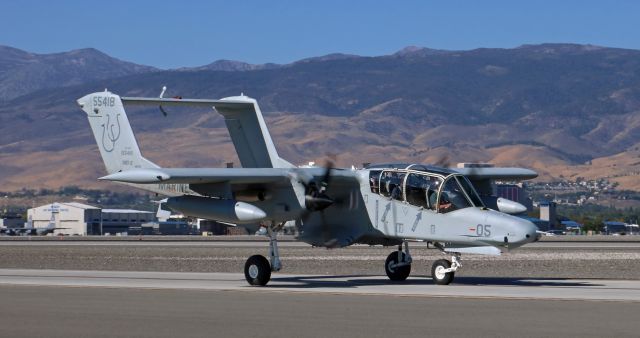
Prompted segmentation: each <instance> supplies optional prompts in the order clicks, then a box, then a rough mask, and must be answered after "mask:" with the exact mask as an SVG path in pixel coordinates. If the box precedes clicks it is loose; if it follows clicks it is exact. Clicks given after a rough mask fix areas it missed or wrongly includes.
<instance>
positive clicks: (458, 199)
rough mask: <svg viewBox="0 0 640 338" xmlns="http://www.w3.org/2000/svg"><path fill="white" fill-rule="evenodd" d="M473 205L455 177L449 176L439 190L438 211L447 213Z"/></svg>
mask: <svg viewBox="0 0 640 338" xmlns="http://www.w3.org/2000/svg"><path fill="white" fill-rule="evenodd" d="M471 206H473V205H472V204H471V202H469V200H468V199H467V197H466V196H465V194H464V192H463V190H462V188H460V185H459V184H458V181H457V180H456V179H455V177H453V176H452V177H449V178H448V179H447V181H446V182H445V183H444V186H443V187H442V190H441V191H440V198H439V199H438V212H442V213H447V212H451V211H454V210H458V209H464V208H468V207H471Z"/></svg>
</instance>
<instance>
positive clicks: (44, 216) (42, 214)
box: [27, 202, 101, 235]
mask: <svg viewBox="0 0 640 338" xmlns="http://www.w3.org/2000/svg"><path fill="white" fill-rule="evenodd" d="M100 218H101V209H100V208H96V207H94V206H91V205H87V204H82V203H76V202H70V203H57V202H56V203H51V204H45V205H42V206H39V207H35V208H32V209H29V210H27V219H30V220H31V221H32V222H33V227H34V228H46V227H48V226H49V224H53V225H54V226H55V227H56V228H65V229H59V230H56V231H55V234H65V235H99V234H100Z"/></svg>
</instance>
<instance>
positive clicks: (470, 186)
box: [456, 176, 484, 207]
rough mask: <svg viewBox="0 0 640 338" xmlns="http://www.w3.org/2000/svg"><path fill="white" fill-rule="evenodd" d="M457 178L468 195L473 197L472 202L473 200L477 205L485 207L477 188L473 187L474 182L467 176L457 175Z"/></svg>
mask: <svg viewBox="0 0 640 338" xmlns="http://www.w3.org/2000/svg"><path fill="white" fill-rule="evenodd" d="M456 178H457V179H458V183H459V184H460V186H461V187H462V189H463V190H464V191H465V192H466V193H467V196H469V198H471V202H473V204H474V205H475V206H476V207H484V203H482V200H481V199H480V197H479V196H478V193H477V192H476V189H474V188H473V184H471V182H469V179H468V178H466V177H465V176H456Z"/></svg>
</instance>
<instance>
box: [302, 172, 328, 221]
mask: <svg viewBox="0 0 640 338" xmlns="http://www.w3.org/2000/svg"><path fill="white" fill-rule="evenodd" d="M331 169H333V162H332V161H327V163H326V164H325V171H324V175H323V176H322V180H320V182H317V181H316V180H315V179H312V180H310V181H306V182H305V181H303V180H301V181H300V183H302V185H303V186H304V189H305V191H304V195H305V196H304V205H305V207H306V208H307V210H309V211H312V212H313V211H322V210H324V209H326V208H328V207H330V206H331V205H332V204H333V203H334V200H333V199H332V198H331V197H329V196H328V195H327V193H326V191H327V188H328V187H329V182H330V181H331Z"/></svg>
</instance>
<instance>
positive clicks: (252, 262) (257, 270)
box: [244, 255, 271, 286]
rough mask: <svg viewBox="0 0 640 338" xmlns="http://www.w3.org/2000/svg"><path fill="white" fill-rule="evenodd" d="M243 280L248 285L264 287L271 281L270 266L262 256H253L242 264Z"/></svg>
mask: <svg viewBox="0 0 640 338" xmlns="http://www.w3.org/2000/svg"><path fill="white" fill-rule="evenodd" d="M244 278H246V279H247V282H249V284H250V285H255V286H265V285H267V283H269V280H270V279H271V264H269V261H268V260H267V259H266V258H265V257H264V256H262V255H253V256H251V257H249V259H247V262H246V263H245V264H244Z"/></svg>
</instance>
